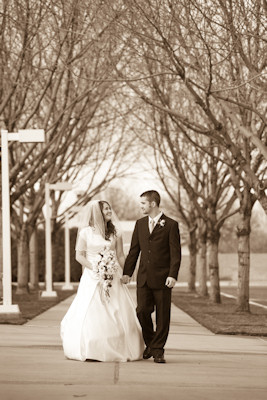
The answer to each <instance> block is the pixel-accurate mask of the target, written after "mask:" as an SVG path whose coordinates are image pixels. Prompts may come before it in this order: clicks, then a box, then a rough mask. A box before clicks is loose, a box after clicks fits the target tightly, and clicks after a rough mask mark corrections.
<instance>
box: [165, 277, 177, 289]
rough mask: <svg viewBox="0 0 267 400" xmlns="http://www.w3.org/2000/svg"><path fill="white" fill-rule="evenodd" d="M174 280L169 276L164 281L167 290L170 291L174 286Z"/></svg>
mask: <svg viewBox="0 0 267 400" xmlns="http://www.w3.org/2000/svg"><path fill="white" fill-rule="evenodd" d="M175 283H176V279H174V278H172V277H171V276H168V278H167V279H166V282H165V285H166V286H167V287H168V288H169V289H172V288H173V287H174V286H175Z"/></svg>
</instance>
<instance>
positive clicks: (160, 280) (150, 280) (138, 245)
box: [123, 214, 181, 289]
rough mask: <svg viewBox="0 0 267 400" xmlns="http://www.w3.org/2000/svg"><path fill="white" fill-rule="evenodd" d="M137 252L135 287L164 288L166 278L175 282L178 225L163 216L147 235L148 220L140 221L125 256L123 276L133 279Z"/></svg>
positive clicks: (142, 219)
mask: <svg viewBox="0 0 267 400" xmlns="http://www.w3.org/2000/svg"><path fill="white" fill-rule="evenodd" d="M162 225H164V226H162ZM140 252H141V259H140V265H139V270H138V274H137V286H139V287H141V286H144V285H145V283H147V285H148V286H149V287H150V288H152V289H165V288H167V287H166V286H165V282H166V279H167V277H168V276H171V277H173V278H175V279H177V277H178V271H179V268H180V264H181V245H180V234H179V227H178V223H177V222H176V221H174V220H173V219H171V218H169V217H167V216H166V215H164V214H163V215H162V216H161V217H160V220H159V222H158V223H157V225H156V226H155V228H154V230H153V232H152V233H151V234H150V232H149V228H148V217H144V218H141V219H139V220H138V221H137V222H136V224H135V228H134V232H133V236H132V242H131V248H130V251H129V254H128V256H127V257H126V261H125V265H124V270H123V274H124V275H129V276H132V274H133V272H134V269H135V266H136V262H137V259H138V256H139V253H140Z"/></svg>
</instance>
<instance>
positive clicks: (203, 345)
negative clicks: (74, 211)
mask: <svg viewBox="0 0 267 400" xmlns="http://www.w3.org/2000/svg"><path fill="white" fill-rule="evenodd" d="M130 291H131V293H132V294H133V296H134V295H135V288H133V287H130ZM72 299H73V298H69V299H67V300H65V301H63V302H62V303H60V304H58V305H57V306H55V307H53V308H51V309H50V310H48V311H46V312H44V313H43V314H41V315H40V316H38V317H36V318H35V319H33V320H31V321H29V322H28V323H27V324H25V325H0V339H1V342H0V345H1V353H0V365H1V372H0V399H1V400H37V399H41V400H42V399H45V400H46V399H47V400H52V399H56V400H60V399H64V400H67V399H74V398H84V399H89V400H91V399H92V400H95V399H96V400H97V399H101V400H102V399H110V400H113V399H118V400H121V399H125V400H128V399H135V400H136V399H142V400H146V399H153V400H155V399H168V400H169V399H182V400H191V399H196V400H202V399H203V400H215V399H216V400H225V399H227V400H232V399H234V400H239V399H240V400H241V399H242V400H246V399H248V400H261V399H262V400H263V399H264V400H265V399H266V398H267V338H258V337H242V336H223V335H214V334H213V333H211V332H210V331H208V330H207V329H206V328H203V327H202V326H200V325H199V324H198V323H197V322H195V321H194V320H193V319H192V318H190V317H189V316H188V315H186V314H185V313H183V312H182V311H181V310H179V309H178V308H177V307H175V306H173V307H172V323H171V329H170V335H169V338H168V342H167V345H166V352H165V355H166V360H167V364H155V363H154V362H153V360H152V359H150V360H146V361H143V360H142V361H137V362H129V363H117V362H116V363H101V362H79V361H72V360H67V359H65V357H64V354H63V351H62V347H61V341H60V337H59V324H60V321H61V319H62V317H63V315H64V314H65V312H66V311H67V309H68V307H69V305H70V303H71V301H72Z"/></svg>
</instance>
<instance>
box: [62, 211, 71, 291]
mask: <svg viewBox="0 0 267 400" xmlns="http://www.w3.org/2000/svg"><path fill="white" fill-rule="evenodd" d="M64 233H65V283H64V285H63V286H62V290H73V285H72V284H71V282H70V275H71V273H70V229H69V213H68V212H67V213H66V214H65V224H64Z"/></svg>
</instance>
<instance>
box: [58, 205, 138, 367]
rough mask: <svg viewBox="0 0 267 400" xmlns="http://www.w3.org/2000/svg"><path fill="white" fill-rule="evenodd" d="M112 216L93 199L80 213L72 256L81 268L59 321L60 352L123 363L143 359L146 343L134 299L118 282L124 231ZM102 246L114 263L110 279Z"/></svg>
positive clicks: (108, 208)
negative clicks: (83, 212)
mask: <svg viewBox="0 0 267 400" xmlns="http://www.w3.org/2000/svg"><path fill="white" fill-rule="evenodd" d="M112 219H113V218H112V211H111V208H110V205H109V204H108V203H107V202H105V201H98V200H93V201H91V202H90V203H89V204H88V206H87V211H86V212H85V214H84V215H83V221H84V224H83V225H84V226H85V227H84V228H80V229H79V230H78V235H77V241H76V260H77V261H78V262H79V263H80V264H81V265H82V266H83V268H84V270H83V274H82V277H81V280H80V284H79V288H78V291H77V295H76V296H75V298H74V300H73V302H72V304H71V306H70V308H69V310H68V311H67V313H66V315H65V316H64V318H63V320H62V322H61V338H62V342H63V349H64V354H65V356H66V357H67V358H69V359H73V360H80V361H85V360H88V359H89V360H98V361H122V362H123V361H133V360H139V359H141V358H142V354H143V351H144V342H143V338H142V332H141V327H140V324H139V321H138V319H137V317H136V312H135V304H134V302H133V300H132V298H131V295H130V293H129V290H128V288H127V286H126V285H123V284H122V283H121V276H122V268H123V264H124V259H125V258H124V254H123V243H122V236H121V232H119V230H118V228H117V227H116V226H115V225H114V224H113V222H112ZM103 251H104V252H105V253H104V256H108V257H109V256H110V258H109V260H111V258H112V255H114V260H115V264H114V262H113V261H112V260H111V261H109V263H110V265H111V268H112V269H113V270H114V269H116V266H118V268H117V270H116V271H115V272H114V275H113V279H112V277H111V275H108V273H107V272H106V273H105V274H104V275H103V268H102V275H101V263H99V262H100V260H101V256H100V253H101V252H103ZM104 264H105V263H102V266H103V265H104ZM99 270H100V274H99ZM111 273H112V272H111ZM101 276H102V278H101ZM103 277H104V278H103ZM106 278H107V279H106ZM109 283H110V285H109Z"/></svg>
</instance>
